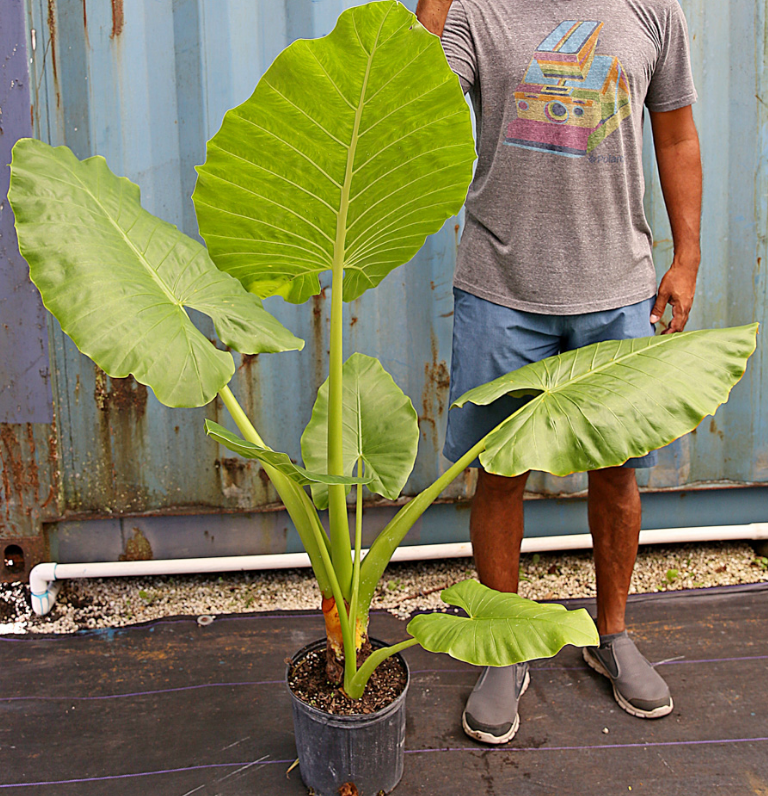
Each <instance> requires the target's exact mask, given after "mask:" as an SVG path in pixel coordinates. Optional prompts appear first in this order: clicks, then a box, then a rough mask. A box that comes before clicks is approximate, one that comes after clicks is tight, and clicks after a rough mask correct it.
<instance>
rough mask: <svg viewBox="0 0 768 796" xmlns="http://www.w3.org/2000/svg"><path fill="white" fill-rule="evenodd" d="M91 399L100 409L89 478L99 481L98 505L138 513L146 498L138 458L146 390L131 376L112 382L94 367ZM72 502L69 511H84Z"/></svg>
mask: <svg viewBox="0 0 768 796" xmlns="http://www.w3.org/2000/svg"><path fill="white" fill-rule="evenodd" d="M93 397H94V402H95V404H96V407H97V409H98V410H99V411H98V413H97V419H98V423H99V433H98V439H99V443H100V445H99V447H100V450H99V451H98V452H97V453H96V463H97V467H96V468H94V469H93V470H92V477H93V478H95V479H97V480H98V482H99V487H98V489H97V492H98V502H99V505H100V506H103V507H105V508H108V509H109V511H119V512H129V511H131V512H133V511H141V510H142V508H143V507H144V506H145V505H146V504H147V500H148V497H149V496H148V488H147V486H146V485H145V471H144V466H143V462H142V456H141V450H142V448H143V445H144V440H145V435H144V429H143V419H144V416H145V414H146V409H147V400H148V391H147V388H146V387H145V386H144V385H143V384H139V383H138V382H137V381H136V380H135V379H134V378H133V377H132V376H128V377H126V378H122V379H117V378H115V379H112V378H110V377H109V376H107V375H106V373H104V371H103V370H101V369H100V368H98V367H94V392H93ZM74 502H75V505H71V506H70V508H74V509H75V510H82V509H83V508H85V507H84V506H82V505H77V501H76V500H75V501H74Z"/></svg>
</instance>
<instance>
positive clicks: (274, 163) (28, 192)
mask: <svg viewBox="0 0 768 796" xmlns="http://www.w3.org/2000/svg"><path fill="white" fill-rule="evenodd" d="M474 157H475V153H474V144H473V140H472V129H471V122H470V116H469V110H468V108H467V105H466V103H465V101H464V98H463V95H462V92H461V89H460V87H459V83H458V80H457V78H456V77H455V76H454V75H453V74H452V72H451V71H450V69H449V68H448V65H447V63H446V61H445V58H444V56H443V53H442V49H441V46H440V42H439V40H438V39H437V38H436V37H434V36H432V35H431V34H430V33H428V32H427V31H426V30H425V29H424V28H423V27H422V26H421V25H420V24H419V23H418V22H417V20H416V18H415V17H414V15H413V14H412V13H410V12H409V11H408V10H407V9H406V8H405V7H404V6H402V5H401V4H400V3H398V2H396V0H383V2H376V3H370V4H368V5H366V6H359V7H356V8H353V9H350V10H349V11H346V12H345V13H344V14H342V15H341V17H340V18H339V21H338V24H337V26H336V28H335V29H334V31H333V32H332V33H331V34H330V35H328V36H326V37H325V38H322V39H317V40H314V41H297V42H295V43H294V44H292V45H291V46H290V47H288V48H287V49H286V50H285V51H284V52H283V53H282V54H281V55H280V56H279V57H278V58H277V59H276V60H275V62H274V64H273V65H272V66H271V68H270V69H269V70H268V71H267V72H266V74H265V75H264V77H263V78H262V80H261V81H260V82H259V85H258V86H257V88H256V90H255V92H254V94H253V95H252V96H251V98H250V99H248V100H247V101H246V102H244V103H243V104H242V105H240V106H238V107H237V108H234V109H233V110H231V111H229V112H228V113H227V114H226V116H225V118H224V122H223V124H222V127H221V130H220V131H219V132H218V133H217V134H216V135H215V136H214V137H213V138H212V139H211V141H210V142H209V143H208V150H207V158H206V161H205V163H204V165H203V166H201V167H200V168H199V169H198V172H199V179H198V183H197V187H196V189H195V193H194V197H193V198H194V202H195V208H196V211H197V216H198V221H199V225H200V231H201V234H202V235H203V238H204V239H205V241H206V243H207V246H208V248H207V251H206V249H205V248H203V247H202V246H200V245H199V244H198V243H196V242H195V241H192V240H191V239H189V238H187V237H185V236H184V235H183V234H182V233H180V232H179V231H178V230H177V229H176V228H175V227H172V226H171V225H169V224H166V223H165V222H162V221H160V220H159V219H157V218H155V217H153V216H151V215H150V214H149V213H147V212H146V211H144V210H142V209H141V206H140V203H139V191H138V188H137V187H136V186H135V185H133V184H132V183H130V182H129V181H128V180H126V179H124V178H118V177H116V176H115V175H114V174H112V173H111V172H110V171H109V169H108V167H107V165H106V163H105V162H104V160H103V159H102V158H98V157H95V158H90V159H88V160H85V161H83V162H80V161H78V160H77V159H76V158H75V157H74V156H73V155H72V153H71V152H70V151H69V150H67V149H66V148H64V147H59V148H56V149H54V148H51V147H49V146H47V145H46V144H43V143H41V142H38V141H33V140H30V139H25V140H21V141H19V142H18V143H17V144H16V146H15V148H14V156H13V164H12V181H11V191H10V200H11V203H12V205H13V209H14V212H15V214H16V224H17V230H18V235H19V242H20V247H21V251H22V253H23V255H24V256H25V258H26V259H27V261H28V262H29V264H30V273H31V278H32V280H33V281H34V282H35V284H36V285H37V286H38V287H39V289H40V292H41V294H42V296H43V301H44V303H45V305H46V307H48V308H49V309H50V310H51V312H52V313H53V314H54V315H55V316H56V317H57V318H58V319H59V321H60V322H61V325H62V328H63V329H64V331H66V332H67V333H68V334H69V335H70V336H71V337H72V339H73V340H74V341H75V343H76V344H77V345H78V347H79V348H80V350H81V351H83V352H84V353H86V354H88V356H90V357H91V358H92V359H93V360H94V361H95V362H96V363H97V364H98V365H99V366H100V367H101V368H103V369H104V370H105V371H106V372H107V373H108V374H109V375H110V376H126V375H127V374H129V373H131V374H133V375H134V376H135V378H136V379H137V380H138V381H140V382H142V383H144V384H147V385H149V386H150V387H151V388H152V389H153V390H154V392H155V395H156V396H157V397H158V399H159V400H160V401H162V402H163V403H165V404H167V405H169V406H200V405H203V404H205V403H207V402H208V401H210V400H211V399H212V398H213V397H214V396H215V395H216V394H217V393H218V395H219V396H220V397H221V399H222V401H223V402H224V404H225V406H226V407H227V408H228V410H229V411H230V413H231V415H232V417H233V419H234V421H235V424H236V425H237V427H238V429H239V430H240V432H241V434H242V438H241V437H238V436H236V435H235V434H232V433H231V432H229V431H227V430H226V429H225V428H223V427H222V426H219V425H217V424H215V423H212V422H210V421H208V422H207V423H206V429H207V431H208V433H209V434H210V435H211V437H213V438H214V439H216V440H217V441H218V442H219V443H221V444H222V445H224V446H225V447H227V448H229V449H230V450H232V451H234V452H235V453H237V454H239V455H241V456H245V457H249V458H253V459H257V460H258V461H259V462H260V463H261V466H262V467H263V468H264V470H265V472H266V473H267V475H268V476H269V478H270V479H271V480H272V482H273V484H274V486H275V488H276V489H277V491H278V493H279V494H280V496H281V498H282V500H283V502H284V503H285V506H286V508H287V510H288V512H289V513H290V516H291V518H292V520H293V522H294V524H295V526H296V529H297V531H298V533H299V535H300V537H301V539H302V542H303V544H304V546H305V549H306V551H307V553H308V554H309V558H310V561H311V564H312V567H313V568H314V572H315V574H316V576H317V580H318V584H319V587H320V590H321V592H322V595H323V612H324V616H325V621H326V631H327V636H328V642H329V643H328V650H329V652H328V657H329V667H328V669H329V673H330V674H331V675H337V676H338V678H339V679H340V680H343V685H344V689H345V690H346V692H347V694H349V696H351V697H352V698H359V697H360V696H361V695H362V692H363V689H364V687H365V684H366V682H367V680H368V678H369V677H370V675H371V673H372V671H373V670H374V669H375V667H376V666H377V665H378V664H379V663H380V662H381V661H382V660H383V659H384V658H386V657H387V656H388V655H392V654H393V653H394V652H396V651H399V650H401V649H404V648H405V647H408V646H410V645H412V644H416V643H420V644H422V645H423V646H424V647H425V648H426V649H429V650H432V651H436V652H447V653H449V654H450V655H453V656H454V657H456V658H458V659H460V660H464V661H469V662H470V663H475V664H481V665H505V664H510V663H514V662H517V661H522V660H527V659H530V658H540V657H547V656H551V655H554V654H555V653H556V652H557V651H558V650H559V649H560V648H561V647H562V646H563V645H564V644H568V643H571V644H577V645H584V644H595V643H597V640H598V637H597V634H596V630H595V628H594V625H593V624H592V622H591V620H590V619H589V616H588V615H587V614H586V612H584V611H583V610H581V611H575V612H571V611H566V610H565V609H563V608H562V607H561V606H557V605H538V604H536V603H534V602H531V601H529V600H524V599H523V598H521V597H518V596H517V595H514V594H500V593H497V592H493V591H491V590H490V589H487V588H485V587H483V586H481V585H480V584H479V583H477V582H474V581H465V582H463V583H460V584H457V585H455V586H452V587H450V588H449V589H446V590H445V591H444V592H443V598H444V600H445V601H446V602H448V603H449V604H451V605H455V606H458V607H460V608H462V609H464V611H465V612H466V616H457V615H452V614H439V613H438V614H431V615H424V616H417V617H416V618H414V619H412V620H411V622H410V623H409V624H408V626H407V630H408V633H409V638H408V639H406V640H405V641H403V642H401V643H399V644H395V645H394V646H392V647H387V648H385V649H380V650H376V651H374V652H372V653H371V654H370V656H369V657H368V658H367V660H365V661H364V662H363V663H362V665H361V666H360V667H359V668H358V652H359V651H360V650H361V649H363V648H364V647H365V645H366V641H367V628H368V612H369V607H370V604H371V600H372V598H373V594H374V591H375V589H376V586H377V584H378V582H379V579H380V578H381V575H382V574H383V572H384V570H385V568H386V566H387V564H388V563H389V561H390V558H391V556H392V554H393V552H394V551H395V549H396V548H397V546H398V545H399V544H400V543H401V542H402V540H403V538H404V537H405V535H406V533H407V532H408V530H409V529H410V528H411V527H412V525H413V524H414V522H415V521H416V520H417V519H418V518H419V517H420V516H421V515H422V514H423V512H424V511H425V510H426V509H427V508H428V507H429V505H430V504H431V503H432V502H433V501H434V499H435V498H437V497H438V495H439V494H440V492H441V491H442V490H443V489H444V488H445V487H446V486H447V485H448V484H449V483H450V482H451V481H452V480H453V479H454V478H455V477H456V476H457V475H459V474H460V473H461V472H462V470H463V469H464V468H465V467H466V466H467V465H468V464H469V463H470V462H471V461H473V460H474V459H475V458H476V457H477V456H479V457H480V461H481V462H482V464H483V466H484V467H485V468H486V469H487V470H488V471H490V472H493V473H498V474H501V475H507V476H512V475H516V474H518V473H521V472H524V471H526V470H529V469H540V470H546V471H548V472H551V473H555V474H557V475H564V474H567V473H571V472H576V471H581V470H587V469H595V468H599V467H608V466H614V465H618V464H621V463H622V462H624V461H625V460H626V459H628V458H629V457H632V456H640V455H643V454H645V453H647V452H648V451H650V450H652V449H654V448H658V447H660V446H662V445H664V444H667V443H669V442H671V441H672V440H673V439H675V438H677V437H679V436H680V435H682V434H684V433H686V432H687V431H689V430H691V429H692V428H694V427H695V426H696V425H697V424H698V423H699V422H700V421H701V419H702V418H703V417H705V416H706V415H708V414H712V413H713V412H714V411H715V410H716V409H717V407H718V406H719V405H720V404H721V403H723V402H724V401H725V400H726V399H727V396H728V393H729V391H730V389H731V388H732V387H733V385H734V384H735V383H736V382H737V381H738V380H739V378H740V377H741V376H742V374H743V373H744V370H745V367H746V362H747V359H748V357H749V356H750V354H751V353H752V351H753V350H754V348H755V337H756V331H757V328H756V325H752V326H746V327H740V328H735V329H721V330H711V331H700V332H689V333H684V334H677V335H671V336H663V337H656V338H647V339H641V340H629V341H622V342H607V343H600V344H598V345H595V346H590V347H588V348H584V349H580V350H578V351H574V352H570V353H568V354H564V355H561V356H558V357H553V358H551V359H547V360H544V361H542V362H539V363H536V364H533V365H528V366H526V367H524V368H522V369H520V370H518V371H516V372H514V373H510V374H508V375H507V376H504V377H503V378H501V379H497V380H496V381H494V382H491V383H490V384H486V385H483V386H482V387H478V388H476V389H474V390H471V391H470V392H468V393H466V394H465V395H464V396H462V397H461V398H460V399H459V401H457V404H458V405H462V404H463V403H466V402H472V403H476V404H486V403H490V402H491V401H493V400H495V399H496V398H498V397H500V396H502V395H506V394H512V395H528V396H530V397H531V400H530V401H529V402H528V403H527V404H526V405H525V406H524V407H523V408H522V409H520V410H519V411H517V412H516V413H515V414H513V415H512V416H511V417H509V418H508V419H507V420H505V421H504V422H503V423H501V424H500V425H499V426H498V427H497V428H496V429H494V430H493V431H492V432H491V433H490V434H488V435H487V436H486V437H485V438H483V439H482V440H481V441H480V442H478V444H477V445H475V447H474V448H472V449H471V450H470V451H467V453H466V455H464V456H463V457H462V458H461V459H460V460H459V461H458V462H456V463H455V464H454V465H453V466H452V467H450V468H449V469H448V470H446V472H445V473H444V474H443V475H442V476H441V477H440V478H439V479H438V480H437V481H436V482H435V483H434V484H432V485H431V486H429V487H428V488H427V489H425V490H424V491H423V492H422V493H421V494H419V495H418V496H416V497H415V498H414V499H412V500H411V501H409V502H408V503H407V504H406V505H405V506H403V507H402V508H401V509H400V510H399V511H398V513H397V514H396V515H395V517H394V518H393V519H392V520H391V522H390V523H389V524H388V525H387V527H386V528H384V529H383V531H382V532H381V533H380V534H379V536H378V537H377V539H376V540H375V541H374V543H373V545H372V546H371V549H370V551H369V552H368V554H367V555H366V557H365V559H364V560H363V559H362V557H361V538H362V493H363V485H366V486H367V489H368V490H370V491H371V492H373V493H375V494H378V495H381V496H383V497H385V498H389V499H394V498H397V497H398V496H399V494H400V491H401V489H402V488H403V486H404V484H405V482H406V480H407V478H408V476H409V474H410V472H411V470H412V468H413V464H414V460H415V457H416V449H417V445H418V436H419V431H418V423H417V417H416V412H415V411H414V409H413V406H412V404H411V402H410V399H409V398H408V397H407V396H405V395H404V394H403V392H402V391H401V390H400V388H399V387H398V386H397V385H396V384H395V382H394V380H393V379H392V378H391V376H389V375H388V374H387V373H386V371H385V370H384V368H383V367H382V365H381V364H380V363H379V362H378V361H377V360H376V359H373V358H371V357H368V356H363V355H362V354H358V353H353V354H352V355H351V356H350V357H349V358H348V359H347V360H346V361H344V357H343V339H342V317H341V316H342V306H343V302H344V301H351V300H353V299H355V298H357V297H358V296H360V295H361V294H362V293H364V292H365V291H366V290H369V289H371V288H373V287H375V286H376V285H377V284H378V283H379V282H381V280H382V279H384V278H385V277H386V275H387V274H388V273H389V272H390V271H392V270H393V269H394V268H396V267H398V266H400V265H402V264H404V263H406V262H407V261H408V260H409V259H411V258H412V257H413V255H414V254H415V253H416V252H417V251H418V249H419V248H420V247H421V245H422V244H423V242H424V240H425V239H426V237H427V236H428V235H430V234H431V233H433V232H436V231H437V230H438V229H439V228H440V227H441V225H442V224H443V223H444V222H445V221H446V219H448V218H449V217H450V216H452V215H454V214H455V213H457V212H458V210H459V209H460V207H461V204H462V202H463V200H464V197H465V194H466V190H467V186H468V183H469V180H470V178H471V173H472V163H473V160H474ZM323 271H330V272H331V276H332V286H331V303H332V309H331V334H330V367H329V376H328V379H327V381H326V382H325V384H323V386H322V387H321V388H320V390H319V393H318V396H317V400H316V403H315V407H314V410H313V412H312V417H311V419H310V421H309V424H308V426H307V428H306V430H305V432H304V434H303V436H302V454H303V457H304V465H305V466H304V467H300V466H298V465H296V464H294V463H293V462H292V461H291V460H290V458H289V457H288V455H287V454H285V453H281V452H279V451H275V450H273V449H272V448H270V446H269V445H268V444H267V443H266V442H265V441H264V439H263V438H262V436H261V435H260V434H259V432H257V430H256V429H255V428H254V426H253V425H252V424H251V422H250V420H249V419H248V418H247V417H246V415H245V413H244V412H243V410H242V409H241V407H240V406H239V404H238V403H237V401H236V400H235V397H234V395H233V394H232V392H231V391H230V390H229V388H228V387H227V383H228V381H229V379H230V378H231V376H232V374H233V371H234V365H233V362H232V357H231V355H230V354H229V353H226V352H223V351H219V350H217V349H216V348H214V347H212V346H211V345H210V343H209V341H207V340H206V339H205V337H204V336H203V335H202V334H200V332H198V331H197V329H196V328H195V327H194V326H193V325H192V323H191V321H190V319H189V317H188V316H187V313H186V311H185V307H192V308H194V309H197V310H200V311H202V312H204V313H207V314H208V315H209V316H210V317H211V318H212V319H213V321H214V323H215V325H216V329H217V332H218V334H219V337H220V339H221V340H222V342H224V343H225V344H226V345H228V346H230V347H231V348H234V349H236V350H238V351H240V352H242V353H259V352H270V351H271V352H276V351H284V350H290V349H297V348H300V347H301V345H302V343H301V341H300V340H298V339H296V338H295V337H294V336H293V335H292V334H291V333H290V332H288V331H287V330H286V329H284V328H283V327H282V326H281V325H280V324H279V323H278V322H277V321H276V320H275V319H273V318H272V317H271V316H270V315H268V314H267V313H266V311H265V310H264V309H263V307H262V305H261V301H260V298H265V297H267V296H271V295H280V296H282V297H283V298H284V299H286V300H287V301H290V302H294V303H301V302H304V301H306V300H307V299H308V298H309V297H311V296H312V295H315V294H316V293H318V292H319V291H320V283H319V280H318V275H319V274H320V273H321V272H323ZM276 400H277V397H276ZM307 486H309V487H310V489H311V498H310V494H309V493H308V492H307V489H306V487H307ZM352 488H354V489H355V490H356V495H355V522H354V527H353V528H352V529H350V526H349V515H348V507H347V496H348V493H349V492H350V490H351V489H352ZM325 508H327V509H328V512H329V525H330V534H327V533H326V531H325V530H324V528H323V526H322V524H321V522H320V518H319V515H318V509H325Z"/></svg>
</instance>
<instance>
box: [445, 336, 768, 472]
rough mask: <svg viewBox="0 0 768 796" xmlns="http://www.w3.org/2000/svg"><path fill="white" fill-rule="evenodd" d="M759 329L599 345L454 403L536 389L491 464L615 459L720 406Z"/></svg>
mask: <svg viewBox="0 0 768 796" xmlns="http://www.w3.org/2000/svg"><path fill="white" fill-rule="evenodd" d="M756 335H757V324H756V323H755V324H751V325H749V326H740V327H735V328H730V329H708V330H703V331H696V332H683V333H681V334H673V335H672V334H671V335H661V336H658V337H644V338H640V339H637V340H621V341H609V342H605V343H597V344H596V345H591V346H586V347H585V348H579V349H577V350H575V351H569V352H568V353H566V354H560V355H559V356H555V357H550V358H549V359H544V360H542V361H540V362H535V363H533V364H531V365H526V366H525V367H522V368H520V369H519V370H516V371H514V372H513V373H509V374H507V375H506V376H502V377H501V378H499V379H496V380H495V381H492V382H489V383H488V384H484V385H482V386H480V387H476V388H475V389H473V390H470V391H469V392H467V393H465V394H464V395H462V396H461V397H460V398H459V399H458V400H457V401H456V402H455V403H454V404H453V405H454V406H463V405H464V404H465V403H467V402H469V403H474V404H489V403H491V402H493V401H495V400H496V399H497V398H500V397H501V396H502V395H507V394H509V395H517V396H522V395H533V396H535V397H533V398H532V399H531V400H530V401H529V403H527V404H526V405H525V406H524V407H523V408H522V409H521V410H520V411H519V412H517V413H516V414H514V415H513V416H512V417H511V418H510V419H509V420H507V421H506V423H504V424H503V425H502V426H501V427H500V428H498V430H496V431H494V432H493V433H492V434H491V435H490V436H489V437H488V438H487V439H486V449H485V451H484V452H483V453H481V454H480V463H481V464H482V465H483V467H484V468H485V469H486V470H488V471H489V472H492V473H497V474H499V475H508V476H511V475H518V474H519V473H523V472H525V471H526V470H543V471H545V472H549V473H553V474H554V475H568V474H569V473H574V472H581V471H584V470H593V469H598V468H602V467H612V466H615V465H619V464H622V463H623V462H625V461H626V460H627V459H629V458H631V457H635V456H644V455H645V454H646V453H648V452H649V451H651V450H654V449H656V448H660V447H661V446H663V445H666V444H668V443H670V442H672V441H673V440H675V439H677V438H678V437H680V436H682V435H683V434H686V433H687V432H689V431H691V430H692V429H694V428H695V427H696V426H697V425H698V424H699V423H700V422H701V420H702V419H703V418H704V417H706V416H707V415H711V414H714V412H715V411H716V409H717V407H718V406H720V404H722V403H724V402H725V401H726V400H727V399H728V394H729V392H730V390H731V388H732V387H733V386H734V384H736V382H737V381H738V380H739V379H740V378H741V377H742V375H743V374H744V371H745V369H746V366H747V359H748V358H749V356H750V355H751V354H752V352H753V351H754V350H755V344H756Z"/></svg>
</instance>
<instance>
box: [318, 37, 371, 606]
mask: <svg viewBox="0 0 768 796" xmlns="http://www.w3.org/2000/svg"><path fill="white" fill-rule="evenodd" d="M382 24H383V23H382ZM375 52H376V44H374V46H373V49H372V50H371V52H370V53H369V55H368V63H367V64H366V67H365V75H364V77H363V83H362V86H361V88H360V99H359V100H358V103H357V107H356V108H355V120H354V123H353V125H352V134H351V136H350V139H349V148H348V149H347V164H346V169H345V172H344V184H343V185H342V186H341V192H340V195H339V211H338V213H337V214H336V239H335V240H334V243H333V262H332V266H331V273H332V283H331V341H330V342H331V350H330V362H329V373H328V473H329V474H330V475H344V448H343V442H342V429H343V424H342V397H343V384H342V368H343V323H342V321H343V319H342V310H343V307H344V303H343V295H344V260H345V256H346V243H347V216H348V214H349V202H350V192H351V188H352V177H353V176H354V172H355V153H356V152H357V142H358V139H359V136H360V122H361V120H362V118H363V108H364V107H365V92H366V91H367V89H368V78H369V77H370V74H371V64H372V63H373V56H374V54H375ZM346 495H347V492H346V490H345V489H344V487H343V486H341V485H338V484H337V485H332V486H329V487H328V513H329V515H330V525H331V552H332V554H333V565H334V567H336V574H337V575H338V578H339V582H340V583H341V587H342V589H343V590H344V595H345V596H346V597H349V596H350V593H351V584H352V561H351V553H352V549H351V546H350V543H349V517H348V516H347V498H346Z"/></svg>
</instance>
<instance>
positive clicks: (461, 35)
mask: <svg viewBox="0 0 768 796" xmlns="http://www.w3.org/2000/svg"><path fill="white" fill-rule="evenodd" d="M442 42H443V51H444V52H445V57H446V58H447V59H448V65H449V66H450V67H451V69H453V71H454V72H455V73H456V74H457V75H458V76H459V82H460V83H461V87H462V89H464V93H465V94H466V93H467V91H469V90H470V89H471V88H472V86H473V85H474V84H475V77H476V75H477V54H476V52H475V42H474V40H473V39H472V31H471V30H470V27H469V20H468V19H467V12H466V10H465V9H464V5H463V4H462V2H461V0H453V2H452V3H451V7H450V9H449V10H448V16H447V17H446V20H445V26H444V27H443V36H442Z"/></svg>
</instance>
